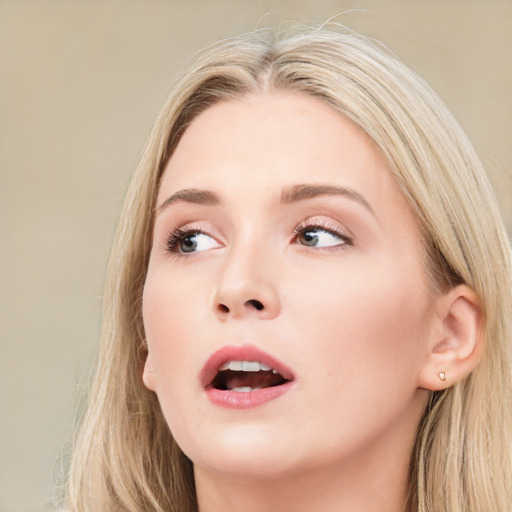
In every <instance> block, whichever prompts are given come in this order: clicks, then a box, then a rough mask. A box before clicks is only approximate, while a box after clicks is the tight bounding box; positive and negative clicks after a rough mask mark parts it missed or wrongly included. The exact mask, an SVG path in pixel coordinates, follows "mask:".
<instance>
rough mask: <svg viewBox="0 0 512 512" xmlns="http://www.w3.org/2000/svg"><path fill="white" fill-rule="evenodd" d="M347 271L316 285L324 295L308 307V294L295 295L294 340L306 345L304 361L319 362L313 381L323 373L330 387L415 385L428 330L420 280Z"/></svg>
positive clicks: (393, 271) (390, 270) (393, 272)
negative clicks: (384, 383) (299, 303)
mask: <svg viewBox="0 0 512 512" xmlns="http://www.w3.org/2000/svg"><path fill="white" fill-rule="evenodd" d="M368 268H372V267H371V266H366V269H368ZM351 270H352V271H350V272H346V273H344V274H343V275H337V276H335V275H334V273H333V274H332V275H331V276H326V278H325V280H324V282H318V281H317V282H316V285H317V287H318V289H321V290H323V291H322V293H321V294H315V300H314V301H311V300H310V301H309V303H308V298H307V297H308V296H309V297H311V293H309V294H305V293H304V291H302V292H300V290H297V291H296V292H295V296H298V294H299V293H302V294H303V297H304V300H303V301H302V303H303V307H302V308H300V309H297V311H296V314H295V317H296V322H297V323H298V324H299V325H300V331H299V332H297V335H298V336H302V337H303V338H305V339H306V340H309V341H308V342H307V344H308V346H309V350H308V352H309V354H308V357H316V358H320V359H322V362H321V363H320V364H317V365H315V367H316V369H317V371H316V373H317V376H318V375H321V374H322V375H323V376H324V377H325V373H326V369H328V371H329V372H331V374H332V376H333V377H334V378H332V379H327V380H328V381H330V382H331V383H332V382H334V383H336V382H351V381H353V380H354V379H365V380H367V381H372V382H373V384H375V382H374V381H377V380H379V379H380V380H383V379H385V380H386V381H395V382H397V383H402V384H407V385H409V386H414V385H415V379H416V375H417V372H418V370H419V367H420V366H421V363H422V361H423V359H424V354H425V353H426V349H427V343H426V340H427V336H428V333H429V325H430V323H429V318H430V307H429V304H428V299H427V297H428V295H427V292H426V289H425V287H424V283H423V279H421V278H420V279H414V278H409V277H408V276H410V275H411V274H409V273H407V272H402V271H401V269H400V268H396V267H393V266H388V267H383V266H382V265H381V266H380V267H379V268H378V269H377V270H378V271H377V270H375V271H372V272H369V271H368V270H366V271H365V272H356V271H355V270H354V269H351ZM419 276H420V277H421V276H422V274H421V273H420V274H419ZM317 279H318V276H317ZM306 304H308V306H307V307H306V306H305V305H306ZM305 310H307V311H305Z"/></svg>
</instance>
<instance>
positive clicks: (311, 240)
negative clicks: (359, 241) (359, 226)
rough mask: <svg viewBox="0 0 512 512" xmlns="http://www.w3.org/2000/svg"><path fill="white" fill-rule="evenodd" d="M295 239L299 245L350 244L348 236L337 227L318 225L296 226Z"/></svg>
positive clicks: (334, 245)
mask: <svg viewBox="0 0 512 512" xmlns="http://www.w3.org/2000/svg"><path fill="white" fill-rule="evenodd" d="M295 240H296V241H297V242H298V243H299V244H301V245H305V246H307V247H318V248H330V247H340V246H344V245H350V244H351V240H350V238H349V237H347V236H346V235H344V234H343V233H340V232H339V231H338V230H337V229H331V228H327V227H326V226H318V225H307V226H298V227H297V228H296V230H295Z"/></svg>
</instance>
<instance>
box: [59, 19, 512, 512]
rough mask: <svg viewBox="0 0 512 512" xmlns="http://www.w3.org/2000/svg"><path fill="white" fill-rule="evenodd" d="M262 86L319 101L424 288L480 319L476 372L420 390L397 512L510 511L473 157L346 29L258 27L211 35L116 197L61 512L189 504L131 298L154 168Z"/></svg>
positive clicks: (499, 374)
mask: <svg viewBox="0 0 512 512" xmlns="http://www.w3.org/2000/svg"><path fill="white" fill-rule="evenodd" d="M264 89H284V90H293V91H299V92H302V93H304V94H308V95H312V96H314V97H317V98H319V99H321V100H322V101H325V102H326V103H328V104H329V105H331V106H332V107H333V108H334V109H336V110H338V111H339V112H340V113H341V114H342V115H344V116H345V117H347V118H349V119H351V120H352V121H353V122H354V123H355V124H357V125H358V126H359V127H360V128H361V129H362V130H364V131H365V132H366V133H367V135H368V136H369V137H370V138H371V139H372V140H373V141H374V142H375V144H376V145H377V146H378V147H379V148H380V150H381V151H382V154H383V155H384V157H385V158H386V160H387V162H388V165H389V167H390V169H391V171H392V172H393V174H394V176H395V177H396V180H397V182H398V183H399V185H400V187H401V189H402V191H403V193H404V194H405V197H406V198H407V200H408V202H409V205H410V208H411V210H412V211H413V213H414V215H415V217H416V218H417V221H418V224H419V226H420V228H421V230H422V234H423V238H424V244H425V249H426V260H427V262H428V263H427V268H428V275H429V276H430V278H431V280H432V282H433V284H434V285H435V286H436V289H437V290H438V291H439V290H442V289H446V287H448V286H450V285H452V286H453V285H454V284H457V283H462V282H463V283H466V284H467V285H469V286H470V287H471V288H472V289H473V290H475V292H476V293H477V294H478V296H479V298H480V300H481V304H482V308H483V312H484V315H485V320H486V322H485V326H486V327H485V351H484V354H483V357H482V360H481V362H480V364H479V365H478V367H477V368H476V369H475V370H474V371H473V372H472V373H471V374H470V375H469V376H468V377H467V378H466V379H464V380H463V381H461V382H459V383H457V384H455V385H454V386H452V387H451V388H449V389H448V390H446V391H445V392H441V393H433V394H432V398H431V402H430V404H429V406H428V407H427V410H426V411H425V414H424V417H423V420H422V422H421V425H420V428H419V431H418V436H417V440H416V445H415V447H414V452H413V456H412V460H411V464H410V496H409V508H410V509H411V510H414V511H418V512H427V511H428V512H505V511H507V510H510V507H511V504H512V466H511V464H512V449H511V441H510V432H511V430H510V426H511V425H512V422H511V411H512V396H511V395H512V385H511V384H512V381H511V364H512V354H511V346H510V345H511V341H512V323H511V312H512V290H511V283H512V276H511V273H512V270H511V269H512V261H511V253H510V245H509V242H508V240H507V236H506V233H505V230H504V227H503V224H502V221H501V219H500V214H499V211H498V208H497V205H496V201H495V198H494V195H493V193H492V191H491V188H490V185H489V183H488V180H487V178H486V175H485V172H484V170H483V169H482V166H481V164H480V162H479V159H478V157H477V156H476V153H475V151H474V149H473V147H472V145H471V144H470V142H469V141H468V139H467V137H466V135H465V134H464V133H463V131H462V130H461V128H460V127H459V125H458V124H457V122H456V121H455V120H454V118H453V117H452V115H451V114H450V113H449V112H448V110H447V109H446V107H445V106H444V105H443V103H442V102H441V101H440V100H439V98H438V97H437V95H436V94H435V93H434V92H433V91H432V90H431V89H430V88H429V86H428V85H426V84H425V82H424V81H423V80H422V79H421V78H419V77H418V76H416V75H415V74H414V73H413V72H412V71H411V70H410V69H408V68H407V67H406V66H405V65H404V64H403V63H401V62H400V61H399V60H398V59H397V58H396V57H394V56H392V55H390V54H389V52H387V51H386V50H384V49H383V48H381V47H379V46H378V45H377V44H376V43H374V42H371V41H369V40H368V39H365V38H363V37H361V36H359V35H354V34H350V33H348V34H347V33H340V32H338V31H336V32H331V31H328V30H326V29H325V28H322V29H309V30H305V31H301V32H300V33H293V34H284V35H283V34H275V33H274V32H273V31H271V30H260V31H257V32H255V33H252V34H249V35H246V36H242V37H239V38H236V39H234V40H229V41H223V42H221V43H220V44H218V45H216V46H214V47H212V48H210V49H209V50H207V51H206V52H205V53H203V54H202V55H201V56H199V57H198V58H196V60H195V62H194V64H193V65H192V66H191V68H190V69H189V70H188V72H186V73H185V74H184V75H183V76H182V77H181V78H180V79H179V80H177V81H176V82H175V83H174V85H173V87H172V90H171V93H170V96H169V98H168V100H167V102H166V103H165V105H164V107H163V109H162V111H161V113H160V115H159V117H158V119H157V121H156V123H155V126H154V128H153V131H152V133H151V135H150V137H149V141H148V143H147V145H146V147H145V150H144V152H143V156H142V158H141V161H140V164H139V166H138V169H137V170H136V172H135V174H134V177H133V180H132V183H131V186H130V188H129V191H128V195H127V199H126V203H125V205H124V209H123V212H122V215H121V220H120V224H119V227H118V230H117V233H116V236H115V240H114V244H113V248H112V253H111V257H110V262H109V265H108V271H107V281H106V291H105V303H104V304H105V305H104V318H103V331H102V338H101V348H100V353H99V361H98V366H97V371H96V376H95V380H94V383H93V385H92V390H91V393H90V401H89V406H88V410H87V413H86V415H85V418H84V422H83V425H82V429H81V432H80V435H79V437H78V440H77V444H76V450H75V453H74V456H73V458H72V464H71V471H70V481H69V497H68V505H67V506H68V508H69V509H70V510H72V511H73V512H86V511H87V512H98V511H101V512H108V511H114V510H115V511H116V512H118V511H137V512H142V511H159V512H164V511H165V512H173V511H175V512H178V511H179V512H189V511H190V512H192V511H194V510H196V501H195V492H194V481H193V470H192V463H191V461H190V460H189V459H188V458H187V457H186V456H185V455H184V454H183V453H182V452H181V450H180V449H179V447H178V446H177V445H176V443H175V441H174V440H173V437H172V435H171V433H170V431H169V429H168V427H167V424H166V422H165V420H164V418H163V415H162V412H161V410H160V407H159V405H158V402H157V399H156V397H155V395H154V394H153V393H151V392H149V391H148V390H146V389H145V388H144V386H143V384H142V378H141V374H142V365H143V361H144V357H145V354H146V351H145V340H144V328H143V322H142V312H141V300H142V290H143V286H144V280H145V275H146V270H147V265H148V259H149V253H150V249H151V243H152V240H151V233H152V223H153V212H154V208H155V199H156V194H157V190H158V185H159V180H160V177H161V174H162V170H163V168H164V165H165V163H166V162H167V160H168V159H169V157H170V155H171V154H172V151H173V149H174V148H175V147H176V145H177V143H178V142H179V140H180V137H181V135H182V134H183V132H184V130H186V128H187V126H188V125H189V124H190V123H191V122H192V120H193V119H194V118H195V117H196V116H197V115H198V114H199V113H200V112H201V111H203V110H205V109H206V108H208V107H209V106H210V105H212V104H214V103H216V102H218V101H221V100H223V99H229V98H234V97H240V96H243V95H245V94H247V93H250V92H255V91H260V90H264Z"/></svg>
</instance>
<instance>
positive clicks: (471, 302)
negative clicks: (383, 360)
mask: <svg viewBox="0 0 512 512" xmlns="http://www.w3.org/2000/svg"><path fill="white" fill-rule="evenodd" d="M437 309H438V320H439V322H440V329H439V330H437V329H436V332H437V334H434V335H433V339H432V340H431V342H430V347H429V352H428V355H427V360H426V361H425V364H424V365H423V367H422V369H421V372H420V375H419V377H420V378H419V387H421V388H423V389H428V390H431V391H438V390H442V389H445V388H448V387H450V386H453V385H454V384H455V383H456V382H458V381H460V380H462V379H463V378H464V377H466V376H467V375H469V374H470V373H471V372H472V371H473V369H474V368H475V367H476V365H477V364H478V361H479V360H480V357H481V354H482V350H483V344H484V340H483V322H484V318H483V313H482V311H481V306H480V301H479V299H478V296H477V295H476V293H475V292H474V291H473V290H472V289H471V288H470V287H469V286H467V285H459V286H457V287H455V288H454V289H452V290H450V291H449V292H448V293H446V294H445V295H443V296H441V297H439V299H438V302H437ZM439 333H441V334H439Z"/></svg>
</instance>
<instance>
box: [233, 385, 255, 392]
mask: <svg viewBox="0 0 512 512" xmlns="http://www.w3.org/2000/svg"><path fill="white" fill-rule="evenodd" d="M256 389H259V388H251V387H250V386H239V387H236V388H231V389H230V391H238V392H239V393H249V391H253V390H256Z"/></svg>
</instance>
